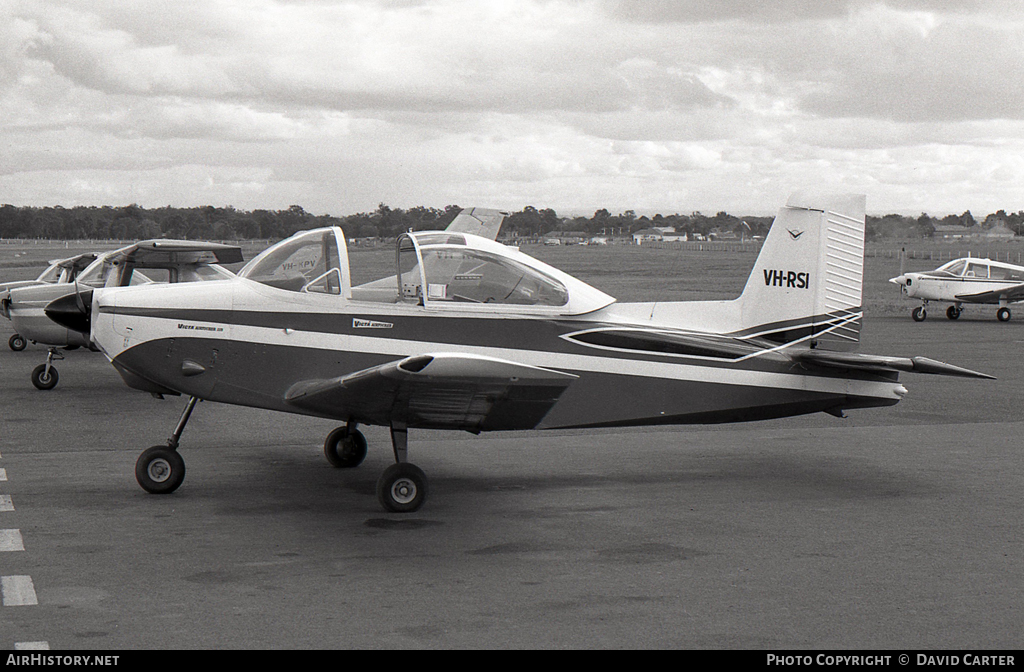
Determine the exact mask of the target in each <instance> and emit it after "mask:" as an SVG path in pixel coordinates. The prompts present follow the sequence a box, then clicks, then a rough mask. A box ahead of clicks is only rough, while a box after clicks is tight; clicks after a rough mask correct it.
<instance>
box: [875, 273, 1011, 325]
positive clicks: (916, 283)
mask: <svg viewBox="0 0 1024 672" xmlns="http://www.w3.org/2000/svg"><path fill="white" fill-rule="evenodd" d="M901 270H902V269H901ZM889 282H891V283H893V284H896V285H899V286H900V292H901V293H902V294H903V295H904V296H907V297H910V298H912V299H921V305H920V306H918V307H916V308H914V309H913V310H912V311H911V312H910V316H911V317H912V318H914V321H915V322H923V321H924V319H925V318H926V317H928V311H927V310H926V309H927V307H928V302H929V301H951V302H952V304H953V305H951V306H949V307H948V308H947V309H946V317H948V318H949V319H951V320H955V319H957V318H958V317H960V313H961V312H962V311H963V305H964V304H965V303H985V304H989V305H998V306H999V309H998V310H996V318H997V319H998V320H999V321H1000V322H1007V321H1008V320H1009V319H1010V308H1009V304H1011V303H1016V302H1018V301H1021V300H1024V267H1022V266H1014V265H1013V264H1007V263H1004V262H1001V261H992V260H990V259H978V258H972V257H967V258H964V259H954V260H953V261H950V262H949V263H946V264H943V265H942V266H939V267H938V268H936V269H935V270H933V271H925V272H922V273H902V272H901V273H900V275H898V276H896V277H895V278H890V279H889Z"/></svg>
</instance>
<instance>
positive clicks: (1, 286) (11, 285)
mask: <svg viewBox="0 0 1024 672" xmlns="http://www.w3.org/2000/svg"><path fill="white" fill-rule="evenodd" d="M95 259H96V255H95V254H91V253H89V254H78V255H75V256H73V257H68V258H67V259H58V260H56V261H51V262H50V265H49V266H47V267H46V270H45V271H43V272H42V273H40V274H39V277H37V278H36V279H35V280H15V281H13V282H4V283H0V313H2V314H3V316H4V317H6V318H7V319H11V316H10V314H9V312H8V309H7V306H8V304H9V303H10V297H11V290H12V289H17V288H19V287H35V286H38V285H51V284H63V283H68V282H73V281H74V279H75V278H76V277H78V273H79V272H81V271H82V270H83V269H84V268H85V267H87V266H88V265H89V264H91V263H92V262H93V261H95ZM27 344H28V341H26V340H25V337H24V336H22V335H21V334H19V333H15V334H14V335H12V336H11V337H10V338H9V339H8V340H7V346H8V347H9V348H10V349H11V350H14V351H15V352H18V351H20V350H24V349H25V346H26V345H27Z"/></svg>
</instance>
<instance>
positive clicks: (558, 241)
mask: <svg viewBox="0 0 1024 672" xmlns="http://www.w3.org/2000/svg"><path fill="white" fill-rule="evenodd" d="M589 237H590V234H588V233H587V232H586V231H551V232H550V233H545V234H544V244H545V245H582V244H583V243H585V242H587V239H588V238H589Z"/></svg>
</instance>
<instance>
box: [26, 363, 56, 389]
mask: <svg viewBox="0 0 1024 672" xmlns="http://www.w3.org/2000/svg"><path fill="white" fill-rule="evenodd" d="M58 380H60V376H59V375H57V369H55V368H54V367H52V366H51V367H50V373H46V364H40V365H39V366H37V367H36V368H34V369H32V384H33V385H35V386H36V388H37V389H40V390H52V389H53V388H55V387H57V381H58Z"/></svg>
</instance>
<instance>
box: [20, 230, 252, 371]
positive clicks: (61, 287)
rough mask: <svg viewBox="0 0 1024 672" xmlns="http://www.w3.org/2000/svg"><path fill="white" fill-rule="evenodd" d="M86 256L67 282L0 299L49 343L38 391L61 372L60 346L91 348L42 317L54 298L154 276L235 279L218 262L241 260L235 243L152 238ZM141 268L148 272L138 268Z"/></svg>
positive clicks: (28, 335)
mask: <svg viewBox="0 0 1024 672" xmlns="http://www.w3.org/2000/svg"><path fill="white" fill-rule="evenodd" d="M89 257H91V258H92V262H91V263H89V264H88V266H87V267H86V268H85V269H84V270H82V271H81V272H80V273H78V274H77V275H76V276H75V277H73V278H71V279H70V280H69V281H66V282H60V283H49V284H35V285H28V286H25V287H16V288H13V289H11V290H10V292H9V295H8V296H7V297H5V298H4V299H3V300H2V302H0V309H2V311H3V313H4V314H5V315H6V316H7V317H9V318H10V320H11V322H12V323H13V324H14V328H15V330H16V331H17V332H18V334H19V335H20V336H21V337H22V338H23V339H25V340H27V341H30V342H32V343H40V344H43V345H47V346H49V347H48V349H47V354H46V362H45V363H43V364H40V365H39V366H37V367H36V368H35V369H33V371H32V376H31V379H32V384H33V385H35V386H36V388H38V389H40V390H52V389H53V388H54V387H56V385H57V381H58V379H59V376H58V373H57V369H56V367H54V366H53V362H54V360H59V359H63V358H64V356H63V355H62V354H61V353H60V350H59V349H58V348H77V347H80V346H85V347H90V346H91V342H90V340H89V335H88V334H83V333H81V332H78V331H75V330H73V329H68V328H67V327H65V326H64V325H62V324H57V323H56V322H54V321H53V320H51V319H50V318H48V317H47V316H46V314H45V312H44V311H45V308H46V306H47V305H49V304H50V303H51V302H52V301H54V300H55V299H58V298H60V297H62V296H72V297H74V296H77V295H78V294H77V292H79V291H81V289H82V288H90V289H92V288H97V287H123V286H128V285H138V284H145V283H151V282H153V279H154V278H156V279H160V280H163V281H166V282H193V281H197V280H210V279H224V278H230V277H234V274H233V273H231V272H230V271H227V270H226V269H223V268H221V267H220V266H218V265H217V264H232V263H239V262H241V261H242V250H241V248H239V247H238V246H237V245H224V244H220V243H206V242H199V241H192V240H167V239H156V240H144V241H141V242H139V243H135V244H134V245H129V246H127V247H122V248H120V249H117V250H111V251H109V252H103V253H99V254H93V255H83V259H88V258H89ZM143 270H144V271H145V272H146V273H141V272H137V271H143ZM146 274H149V275H146ZM161 275H162V276H163V277H160V276H161ZM149 276H153V277H152V278H151V277H149ZM62 277H63V276H62Z"/></svg>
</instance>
